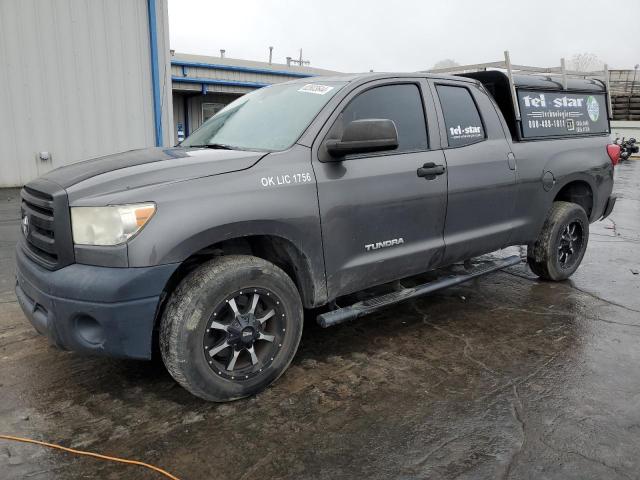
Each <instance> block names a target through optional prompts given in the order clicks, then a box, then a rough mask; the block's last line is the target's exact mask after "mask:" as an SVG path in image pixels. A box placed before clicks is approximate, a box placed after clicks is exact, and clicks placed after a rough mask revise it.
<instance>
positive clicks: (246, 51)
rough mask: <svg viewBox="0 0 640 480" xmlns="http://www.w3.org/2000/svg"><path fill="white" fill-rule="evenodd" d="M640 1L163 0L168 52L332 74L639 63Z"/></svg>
mask: <svg viewBox="0 0 640 480" xmlns="http://www.w3.org/2000/svg"><path fill="white" fill-rule="evenodd" d="M639 17H640V0H608V1H595V0H534V1H527V2H525V1H522V0H511V1H509V0H484V1H473V0H447V1H441V0H437V1H434V0H422V1H420V0H393V1H381V0H362V1H355V0H313V1H311V0H297V1H293V0H291V1H284V0H261V1H260V0H244V1H243V0H227V1H222V0H169V30H170V43H171V48H172V49H174V50H175V51H176V52H180V53H192V54H199V55H212V56H219V51H220V49H225V50H226V55H227V57H232V58H242V59H247V60H257V61H267V60H268V56H269V46H273V47H274V53H273V61H274V62H275V63H285V62H286V60H285V59H286V57H287V56H291V57H294V58H298V55H299V49H300V48H302V51H303V57H304V59H305V60H309V61H310V62H311V64H310V65H311V66H313V67H317V68H326V69H329V70H336V71H341V72H363V71H369V70H374V71H416V70H425V69H429V68H431V67H432V66H433V65H434V64H435V63H436V62H438V61H439V60H442V59H446V58H450V59H453V60H455V61H456V62H458V63H460V64H463V65H465V64H473V63H483V62H491V61H497V60H502V59H503V51H504V50H509V52H510V55H511V61H512V62H513V63H514V64H520V65H529V66H558V65H559V64H560V58H561V57H565V58H566V59H567V61H569V60H570V59H571V57H572V56H573V55H575V54H578V53H586V52H588V53H593V54H595V55H596V56H597V57H598V58H599V59H600V60H602V62H603V63H605V62H606V63H608V65H609V68H610V69H617V68H633V67H634V65H636V64H638V63H640V36H638V33H637V31H638V28H640V27H639V26H638V25H639V24H638V23H635V24H633V23H632V22H631V20H630V19H632V18H635V19H638V18H639Z"/></svg>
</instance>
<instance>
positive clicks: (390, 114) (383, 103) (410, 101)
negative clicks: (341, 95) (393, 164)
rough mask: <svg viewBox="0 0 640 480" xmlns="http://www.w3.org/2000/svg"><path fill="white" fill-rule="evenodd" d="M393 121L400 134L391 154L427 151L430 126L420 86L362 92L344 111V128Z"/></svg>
mask: <svg viewBox="0 0 640 480" xmlns="http://www.w3.org/2000/svg"><path fill="white" fill-rule="evenodd" d="M365 118H384V119H388V120H393V122H394V123H395V124H396V129H397V130H398V148H397V149H396V150H393V151H391V152H388V153H401V152H411V151H419V150H426V149H427V148H428V142H427V124H426V122H425V118H424V109H423V107H422V97H421V96H420V90H419V89H418V86H417V85H413V84H401V85H385V86H382V87H375V88H372V89H371V90H367V91H366V92H362V93H361V94H360V95H358V96H357V97H356V98H354V99H353V100H352V101H351V103H349V105H347V107H346V108H345V109H344V110H343V111H342V115H341V118H340V119H339V120H338V122H340V121H342V125H341V127H344V126H345V125H347V124H348V123H349V122H352V121H353V120H362V119H365Z"/></svg>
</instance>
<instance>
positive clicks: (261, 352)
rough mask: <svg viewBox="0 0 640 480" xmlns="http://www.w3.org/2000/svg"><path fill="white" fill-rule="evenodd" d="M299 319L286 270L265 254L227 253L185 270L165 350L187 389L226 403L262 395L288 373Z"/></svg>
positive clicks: (164, 322) (167, 316)
mask: <svg viewBox="0 0 640 480" xmlns="http://www.w3.org/2000/svg"><path fill="white" fill-rule="evenodd" d="M256 295H258V299H257V300H256V301H254V300H255V298H256V297H255V296H256ZM235 312H237V314H236V313H235ZM302 324H303V310H302V302H301V301H300V295H299V294H298V290H297V289H296V286H295V285H294V283H293V282H292V281H291V278H289V276H288V275H287V274H286V273H284V272H283V271H282V270H281V269H280V268H278V267H276V266H275V265H273V264H272V263H269V262H267V261H265V260H262V259H260V258H256V257H251V256H246V255H230V256H223V257H218V258H216V259H214V260H211V261H209V262H207V263H205V264H203V265H201V266H200V267H198V268H197V269H196V270H194V271H193V272H191V273H190V274H188V275H187V276H186V277H185V278H184V279H183V280H182V282H180V284H179V285H178V286H177V288H176V289H175V291H174V292H173V293H172V295H171V297H170V299H169V302H168V304H167V307H166V308H165V311H164V314H163V316H162V319H161V324H160V352H161V355H162V359H163V361H164V364H165V366H166V368H167V370H168V371H169V373H170V374H171V376H172V377H173V378H174V379H175V380H176V381H177V382H178V383H179V384H180V385H182V386H183V387H184V388H185V389H187V390H188V391H189V392H191V393H192V394H194V395H196V396H197V397H200V398H203V399H205V400H209V401H213V402H227V401H231V400H236V399H239V398H243V397H247V396H249V395H253V394H256V393H258V392H260V391H261V390H263V389H265V388H266V387H267V386H269V385H270V384H271V383H273V382H274V381H276V380H277V379H278V378H279V377H280V375H282V374H283V373H284V371H285V370H286V369H287V367H288V366H289V364H290V363H291V361H292V360H293V357H294V355H295V353H296V350H297V349H298V345H299V343H300V337H301V336H302ZM225 344H226V345H227V346H226V347H225ZM254 362H256V363H254Z"/></svg>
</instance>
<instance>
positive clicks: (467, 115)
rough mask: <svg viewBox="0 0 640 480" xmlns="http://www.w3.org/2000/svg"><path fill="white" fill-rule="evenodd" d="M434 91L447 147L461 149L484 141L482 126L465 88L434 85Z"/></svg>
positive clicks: (469, 94)
mask: <svg viewBox="0 0 640 480" xmlns="http://www.w3.org/2000/svg"><path fill="white" fill-rule="evenodd" d="M436 89H437V91H438V97H439V98H440V105H442V113H443V115H444V123H445V127H446V129H447V139H448V140H449V146H450V147H462V146H464V145H470V144H472V143H476V142H479V141H481V140H484V138H485V134H484V126H483V125H482V119H481V118H480V113H479V112H478V107H477V106H476V103H475V102H474V101H473V97H472V96H471V92H470V91H469V90H468V89H466V88H465V87H452V86H449V85H436Z"/></svg>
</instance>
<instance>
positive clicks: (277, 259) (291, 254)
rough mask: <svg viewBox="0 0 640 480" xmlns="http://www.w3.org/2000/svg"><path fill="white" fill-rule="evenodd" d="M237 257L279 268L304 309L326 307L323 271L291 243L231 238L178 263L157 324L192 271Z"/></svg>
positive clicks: (276, 238)
mask: <svg viewBox="0 0 640 480" xmlns="http://www.w3.org/2000/svg"><path fill="white" fill-rule="evenodd" d="M238 254H239V255H252V256H255V257H259V258H261V259H263V260H267V261H269V262H271V263H273V264H274V265H276V266H278V267H279V268H281V269H282V270H283V271H284V272H285V273H286V274H287V275H288V276H289V277H290V278H291V279H292V280H293V282H294V284H295V285H296V287H297V288H298V291H299V293H300V297H301V299H302V304H303V305H304V306H305V307H306V308H312V307H316V306H319V305H322V304H324V303H326V299H327V294H326V283H325V278H324V269H322V270H321V271H318V268H317V267H315V268H314V265H313V259H312V258H311V255H310V254H309V253H308V252H305V251H304V250H303V249H302V248H300V246H298V245H296V243H294V242H293V241H292V240H291V239H289V238H287V237H285V236H282V235H278V234H274V233H260V234H258V233H250V234H236V235H232V234H230V235H227V236H223V237H222V238H219V239H218V240H217V241H213V242H212V243H209V244H207V245H204V246H202V245H199V248H197V249H195V250H193V251H192V252H191V253H190V254H188V255H187V256H186V258H185V259H184V260H183V261H182V262H181V263H180V266H179V267H178V268H177V269H176V270H175V271H174V273H173V275H172V276H171V277H170V278H169V280H168V281H167V283H166V285H165V288H164V289H163V292H162V295H161V301H160V304H159V306H158V310H157V312H156V324H157V323H158V320H159V319H160V318H161V316H162V313H163V311H164V307H165V304H166V300H167V299H168V298H169V296H170V295H171V293H172V292H173V291H174V290H175V288H176V287H177V285H178V284H179V283H180V282H181V281H182V279H184V278H185V277H186V276H187V275H188V274H189V273H190V272H191V271H192V270H194V269H195V268H197V267H198V266H199V265H201V264H202V263H204V262H206V261H208V260H210V259H212V258H215V257H218V256H224V255H238Z"/></svg>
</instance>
